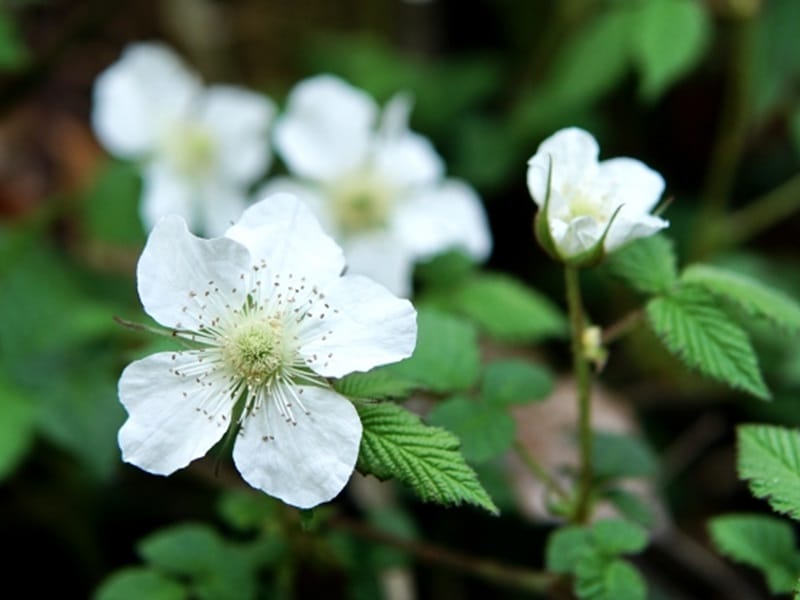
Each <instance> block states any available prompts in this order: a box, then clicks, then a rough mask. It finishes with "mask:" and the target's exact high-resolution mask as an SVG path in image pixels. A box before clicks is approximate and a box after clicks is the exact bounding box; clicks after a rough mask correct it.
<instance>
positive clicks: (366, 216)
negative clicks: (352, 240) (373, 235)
mask: <svg viewBox="0 0 800 600" xmlns="http://www.w3.org/2000/svg"><path fill="white" fill-rule="evenodd" d="M391 203H392V190H391V189H390V187H389V186H388V185H387V184H386V182H385V181H383V180H381V179H380V178H379V177H376V176H375V175H373V174H370V173H358V174H355V175H351V176H349V177H346V178H344V179H342V180H341V181H339V182H338V183H337V184H336V185H335V186H334V189H333V203H332V205H333V212H334V218H335V220H336V223H337V225H338V226H339V229H340V230H341V231H342V232H343V233H345V234H352V233H359V232H363V231H367V230H370V229H379V228H381V227H385V226H386V224H387V223H388V220H389V212H390V210H391Z"/></svg>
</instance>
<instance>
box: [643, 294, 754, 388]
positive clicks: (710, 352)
mask: <svg viewBox="0 0 800 600" xmlns="http://www.w3.org/2000/svg"><path fill="white" fill-rule="evenodd" d="M647 316H648V318H649V320H650V324H651V325H652V327H653V330H654V331H655V332H656V334H657V335H658V336H659V337H660V338H661V340H662V341H663V342H664V345H665V346H666V347H667V349H668V350H669V351H670V352H671V353H672V354H674V355H675V356H677V357H678V358H680V359H681V360H683V362H684V363H686V364H687V365H688V366H689V367H692V368H695V369H697V370H699V371H700V372H701V373H703V374H705V375H708V376H709V377H713V378H714V379H717V380H719V381H722V382H725V383H727V384H728V385H730V386H731V387H733V388H737V389H741V390H744V391H746V392H749V393H751V394H753V395H754V396H757V397H759V398H762V399H765V400H766V399H769V397H770V393H769V390H768V389H767V386H766V384H765V383H764V380H763V379H762V377H761V371H760V370H759V367H758V361H757V359H756V355H755V352H754V351H753V347H752V346H751V344H750V340H749V338H748V337H747V334H746V333H745V331H744V330H743V329H742V328H741V327H739V326H738V325H736V324H735V323H733V322H732V321H731V320H730V318H729V316H728V315H727V314H726V313H725V312H723V311H722V310H720V309H719V308H718V307H717V305H716V302H715V300H714V298H713V297H712V296H710V295H709V294H708V293H707V292H704V291H703V290H701V289H696V288H679V289H677V290H675V291H674V292H673V293H671V294H670V295H668V296H662V297H658V298H654V299H652V300H650V302H648V303H647Z"/></svg>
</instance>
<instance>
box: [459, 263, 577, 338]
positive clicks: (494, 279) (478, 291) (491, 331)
mask: <svg viewBox="0 0 800 600" xmlns="http://www.w3.org/2000/svg"><path fill="white" fill-rule="evenodd" d="M448 304H449V306H450V307H451V308H452V309H453V310H455V311H457V312H459V313H461V314H463V315H465V316H467V317H469V318H470V319H472V320H474V321H475V322H476V323H477V324H478V325H479V326H480V327H481V328H482V329H483V330H484V331H485V332H486V333H487V334H488V335H490V336H492V337H494V338H497V339H498V340H504V341H509V342H535V341H539V340H543V339H547V338H553V337H561V336H563V335H565V334H566V331H567V322H566V319H565V317H564V315H563V313H562V312H561V310H560V309H559V308H558V307H556V306H555V305H554V304H553V303H552V302H550V300H548V299H547V298H545V297H544V296H542V295H541V294H539V293H538V292H536V291H535V290H533V289H532V288H530V287H528V286H525V285H523V284H522V283H520V282H518V281H517V280H516V279H513V278H511V277H508V276H505V275H498V274H485V273H484V274H481V275H476V276H475V277H470V278H469V279H468V280H467V281H465V282H464V283H463V284H462V285H461V286H460V287H459V288H458V289H456V290H455V291H453V293H452V297H451V298H449V299H448Z"/></svg>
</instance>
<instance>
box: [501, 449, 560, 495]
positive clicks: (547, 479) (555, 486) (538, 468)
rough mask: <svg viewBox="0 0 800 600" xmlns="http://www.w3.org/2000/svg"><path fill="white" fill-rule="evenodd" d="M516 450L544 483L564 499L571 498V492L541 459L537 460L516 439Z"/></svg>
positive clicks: (535, 475) (531, 470)
mask: <svg viewBox="0 0 800 600" xmlns="http://www.w3.org/2000/svg"><path fill="white" fill-rule="evenodd" d="M514 452H516V453H517V456H519V458H520V460H521V461H522V462H523V463H525V466H526V467H528V469H529V470H530V472H531V473H533V475H534V477H536V478H537V479H538V480H539V481H541V482H542V483H544V484H545V486H547V488H548V489H549V490H551V491H552V492H553V493H555V494H556V495H557V496H558V497H559V498H561V499H562V500H569V494H567V492H566V490H564V488H562V487H561V485H560V484H559V483H558V481H557V480H556V479H555V478H554V477H553V476H552V475H550V473H548V472H547V469H545V468H544V467H543V466H542V465H540V464H539V461H537V460H536V459H535V458H534V457H533V455H532V454H531V453H530V452H528V450H527V449H526V448H525V446H523V445H522V444H520V443H519V442H518V441H515V442H514Z"/></svg>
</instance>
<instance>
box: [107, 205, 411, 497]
mask: <svg viewBox="0 0 800 600" xmlns="http://www.w3.org/2000/svg"><path fill="white" fill-rule="evenodd" d="M343 269H344V259H343V255H342V252H341V249H340V248H339V247H338V246H337V245H336V243H335V242H334V241H333V240H332V239H331V238H329V237H328V236H327V235H325V234H324V233H323V232H322V230H321V228H320V226H319V224H318V223H317V221H316V220H315V219H314V217H313V215H312V214H311V212H310V211H309V210H308V209H307V208H306V207H305V206H304V205H302V204H301V203H300V202H299V201H298V200H297V199H296V198H294V197H292V196H290V195H288V194H279V195H277V196H275V197H271V198H267V199H266V200H264V201H263V202H260V203H258V204H256V205H254V206H252V207H250V208H249V209H247V210H246V211H245V213H244V214H243V215H242V218H241V220H240V221H239V222H238V223H237V224H236V225H234V226H233V227H231V228H230V229H229V230H228V232H227V234H226V237H221V238H216V239H211V240H205V239H200V238H197V237H195V236H193V235H192V234H191V233H189V231H188V230H187V228H186V224H185V223H184V221H183V219H181V218H180V217H178V216H174V215H173V216H168V217H165V218H163V219H162V220H161V221H159V222H158V223H157V224H156V226H155V228H154V229H153V231H152V232H151V234H150V236H149V239H148V241H147V244H146V246H145V249H144V251H143V252H142V256H141V258H140V260H139V266H138V271H137V278H138V289H139V296H140V297H141V300H142V304H143V306H144V308H145V310H146V311H147V312H148V313H149V314H150V316H152V317H153V318H154V319H155V320H156V321H158V322H159V323H161V324H162V325H164V326H166V327H169V328H172V329H174V331H175V333H174V335H175V336H176V337H178V338H180V339H182V340H184V341H185V342H186V343H187V344H188V345H189V346H190V348H189V349H186V350H182V351H177V352H161V353H158V354H153V355H151V356H148V357H146V358H144V359H142V360H138V361H136V362H134V363H132V364H130V365H129V366H128V367H127V368H126V369H125V370H124V371H123V373H122V376H121V378H120V382H119V396H120V400H121V402H122V404H123V405H124V406H125V408H126V409H127V411H128V420H127V421H126V422H125V424H124V425H123V426H122V428H121V429H120V432H119V444H120V447H121V449H122V455H123V458H124V460H125V461H127V462H129V463H132V464H134V465H136V466H138V467H140V468H142V469H144V470H146V471H149V472H151V473H156V474H162V475H167V474H170V473H172V472H173V471H175V470H177V469H180V468H182V467H185V466H186V465H187V464H189V462H191V461H192V460H194V459H196V458H198V457H201V456H203V455H204V454H205V453H206V452H207V451H208V450H209V449H210V448H211V447H212V446H213V445H214V444H215V443H217V442H218V441H219V440H220V439H221V438H222V436H223V434H224V433H225V432H226V431H227V430H228V428H229V427H231V426H234V427H235V426H237V425H238V426H240V429H239V432H238V434H237V436H236V440H235V444H234V448H233V459H234V462H235V463H236V466H237V468H238V469H239V471H240V472H241V473H242V476H243V477H244V479H245V480H246V481H247V482H248V483H250V485H252V486H253V487H256V488H258V489H260V490H263V491H264V492H266V493H267V494H270V495H272V496H276V497H278V498H280V499H282V500H283V501H285V502H287V503H289V504H292V505H295V506H299V507H303V508H306V507H311V506H314V505H316V504H319V503H320V502H325V501H327V500H329V499H331V498H332V497H334V496H335V495H336V494H338V493H339V491H340V490H341V489H342V487H343V486H344V485H345V483H346V482H347V480H348V479H349V477H350V475H351V473H352V471H353V468H354V466H355V463H356V459H357V457H358V449H359V442H360V439H361V422H360V420H359V418H358V414H357V413H356V410H355V408H354V407H353V405H352V404H351V402H350V401H349V400H347V399H346V398H344V397H342V396H340V395H339V394H337V393H336V392H334V391H333V389H332V388H331V386H330V385H329V384H328V382H327V380H326V379H325V378H326V377H340V376H343V375H345V374H347V373H351V372H353V371H366V370H369V369H371V368H372V367H375V366H377V365H381V364H385V363H390V362H394V361H397V360H400V359H402V358H405V357H407V356H409V355H410V354H411V352H412V351H413V348H414V344H415V342H416V312H415V311H414V308H413V307H412V306H411V304H410V303H409V302H408V301H407V300H401V299H398V298H396V297H394V296H393V295H391V294H390V293H389V292H388V291H387V290H385V289H384V288H383V287H381V286H380V285H378V284H376V283H373V282H372V281H370V280H369V279H367V278H365V277H361V276H356V275H353V276H344V277H343V276H341V273H342V271H343Z"/></svg>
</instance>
